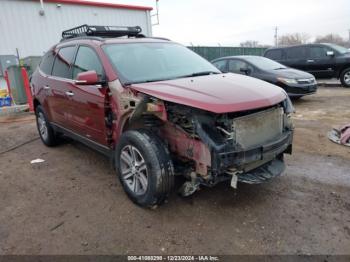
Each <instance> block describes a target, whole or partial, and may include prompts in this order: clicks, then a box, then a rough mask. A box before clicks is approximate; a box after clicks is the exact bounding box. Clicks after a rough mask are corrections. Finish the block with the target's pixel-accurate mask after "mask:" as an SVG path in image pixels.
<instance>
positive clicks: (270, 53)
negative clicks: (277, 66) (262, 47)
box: [264, 49, 284, 64]
mask: <svg viewBox="0 0 350 262" xmlns="http://www.w3.org/2000/svg"><path fill="white" fill-rule="evenodd" d="M264 56H265V57H267V58H270V59H271V60H275V61H277V62H278V63H281V64H284V52H283V49H271V50H267V51H266V53H265V54H264Z"/></svg>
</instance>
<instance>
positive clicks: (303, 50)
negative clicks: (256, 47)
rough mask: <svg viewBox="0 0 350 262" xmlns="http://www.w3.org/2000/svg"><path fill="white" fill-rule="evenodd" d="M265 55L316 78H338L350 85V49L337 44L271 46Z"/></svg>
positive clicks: (345, 85)
mask: <svg viewBox="0 0 350 262" xmlns="http://www.w3.org/2000/svg"><path fill="white" fill-rule="evenodd" d="M264 56H265V57H267V58H270V59H273V60H275V61H277V62H279V63H281V64H284V65H286V66H289V67H293V68H297V69H300V70H303V71H306V72H309V73H311V74H313V75H314V76H315V77H316V78H338V79H340V81H341V83H342V85H343V86H344V87H350V50H349V49H346V48H345V47H342V46H338V45H335V44H307V45H297V46H290V47H279V48H270V49H268V50H266V51H265V53H264Z"/></svg>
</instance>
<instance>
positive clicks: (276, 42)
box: [275, 26, 278, 46]
mask: <svg viewBox="0 0 350 262" xmlns="http://www.w3.org/2000/svg"><path fill="white" fill-rule="evenodd" d="M275 46H278V27H277V26H276V27H275Z"/></svg>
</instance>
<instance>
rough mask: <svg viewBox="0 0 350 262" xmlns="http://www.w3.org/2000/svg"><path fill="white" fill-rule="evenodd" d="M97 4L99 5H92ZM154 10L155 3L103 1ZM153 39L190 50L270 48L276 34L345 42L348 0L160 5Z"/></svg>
mask: <svg viewBox="0 0 350 262" xmlns="http://www.w3.org/2000/svg"><path fill="white" fill-rule="evenodd" d="M95 1H98V0H95ZM101 2H112V3H123V4H133V5H145V6H152V7H155V0H116V1H113V0H101ZM159 14H160V25H156V26H153V35H154V36H163V37H168V38H171V39H172V40H174V41H177V42H180V43H183V44H186V45H187V44H190V43H192V44H193V45H218V44H220V45H239V43H240V42H243V41H245V40H257V41H259V43H261V44H271V45H272V44H273V41H274V39H273V36H274V27H275V26H278V29H279V30H278V33H279V34H280V35H282V34H287V33H294V32H301V33H307V34H308V35H309V36H310V37H311V39H314V38H315V37H316V36H318V35H323V34H328V33H336V34H339V35H341V36H342V37H345V38H347V39H348V37H349V29H350V0H293V1H285V0H264V1H263V0H244V1H234V0H216V1H215V0H159Z"/></svg>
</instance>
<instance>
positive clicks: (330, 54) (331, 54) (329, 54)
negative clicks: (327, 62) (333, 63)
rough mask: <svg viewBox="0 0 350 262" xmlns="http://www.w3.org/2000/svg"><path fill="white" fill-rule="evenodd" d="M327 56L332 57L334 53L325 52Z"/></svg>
mask: <svg viewBox="0 0 350 262" xmlns="http://www.w3.org/2000/svg"><path fill="white" fill-rule="evenodd" d="M326 54H327V56H334V52H333V51H327V53H326Z"/></svg>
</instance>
